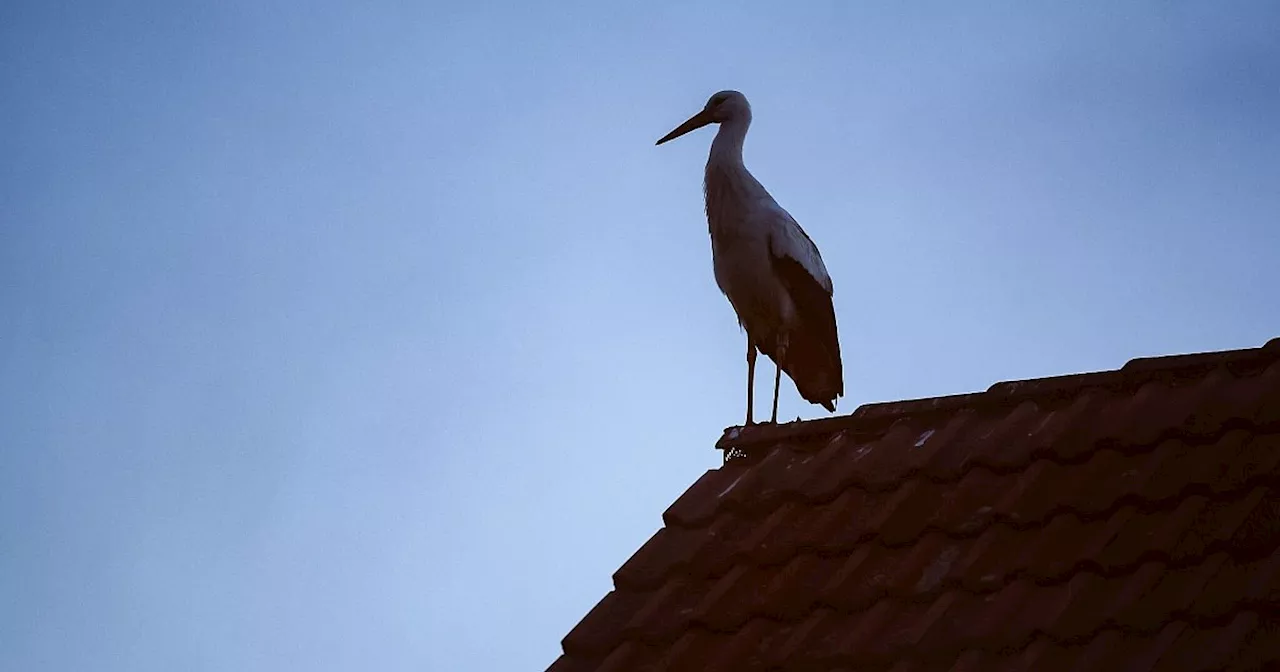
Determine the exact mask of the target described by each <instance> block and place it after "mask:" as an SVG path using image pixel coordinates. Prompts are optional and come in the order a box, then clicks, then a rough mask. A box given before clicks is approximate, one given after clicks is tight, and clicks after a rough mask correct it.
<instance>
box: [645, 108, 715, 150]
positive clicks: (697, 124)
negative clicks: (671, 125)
mask: <svg viewBox="0 0 1280 672" xmlns="http://www.w3.org/2000/svg"><path fill="white" fill-rule="evenodd" d="M713 121H715V120H714V119H712V118H711V115H710V114H709V113H708V112H707V111H706V110H703V111H701V112H699V113H697V114H695V115H693V116H692V117H689V119H688V120H687V121H685V122H684V123H683V124H680V125H679V126H676V128H675V130H674V131H671V132H670V133H668V134H666V135H664V136H662V139H661V140H659V141H657V142H655V143H653V144H655V145H661V144H662V143H664V142H666V141H668V140H675V139H676V138H678V137H680V136H682V135H684V134H685V133H688V132H689V131H692V130H694V129H697V128H702V127H703V126H706V125H707V124H709V123H711V122H713Z"/></svg>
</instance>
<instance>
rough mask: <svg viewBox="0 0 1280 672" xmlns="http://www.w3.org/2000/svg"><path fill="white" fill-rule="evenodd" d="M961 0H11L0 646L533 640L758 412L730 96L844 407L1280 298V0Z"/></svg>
mask: <svg viewBox="0 0 1280 672" xmlns="http://www.w3.org/2000/svg"><path fill="white" fill-rule="evenodd" d="M981 4H982V8H981V9H975V8H973V7H966V8H961V7H959V6H958V5H957V4H956V3H947V2H919V3H912V4H911V5H910V6H909V7H908V6H906V5H903V4H900V3H899V4H895V5H894V6H893V7H892V8H890V7H889V4H888V3H875V4H873V3H843V2H811V3H796V4H794V5H791V6H789V7H784V6H783V5H782V3H728V2H720V3H711V2H707V3H677V2H646V3H627V4H623V3H614V4H612V5H607V4H603V3H589V2H561V3H556V4H555V5H554V7H542V6H538V5H535V4H534V3H507V4H504V5H498V4H492V3H433V2H426V3H396V2H364V3H350V4H342V3H334V2H317V3H310V4H309V5H307V6H306V7H305V8H304V7H303V6H302V5H301V4H292V5H291V4H284V3H276V2H265V3H264V2H242V1H237V0H231V1H229V2H223V3H186V2H100V3H80V4H79V5H73V4H70V3H59V2H40V3H36V2H8V3H5V4H4V5H3V7H0V153H2V154H3V156H4V157H5V159H4V161H2V162H0V308H2V309H3V313H2V314H3V315H4V319H3V322H0V669H4V670H80V669H94V670H104V671H124V670H130V671H149V670H157V671H158V670H173V669H183V670H243V671H256V670H280V669H310V670H353V669H383V670H521V669H529V670H539V669H543V668H545V667H546V666H547V665H548V664H550V663H551V661H552V660H553V659H554V658H555V656H556V655H558V653H559V650H560V643H559V642H560V639H561V638H562V637H563V636H564V635H565V634H566V633H567V632H568V631H569V629H570V628H571V627H572V626H573V625H574V624H576V623H577V621H578V620H579V619H580V618H581V617H582V616H583V615H585V614H586V612H587V611H588V610H589V609H590V608H591V607H592V606H593V605H594V604H595V603H596V602H597V601H598V600H599V599H600V598H601V597H603V596H604V594H605V593H606V592H607V591H608V590H609V589H610V587H611V578H610V577H611V574H612V573H613V572H614V571H615V570H616V569H617V568H618V567H619V566H620V565H621V564H622V563H623V562H624V561H625V560H626V559H627V558H628V557H629V556H630V555H631V553H632V552H634V551H635V549H636V548H638V547H639V546H640V545H641V544H642V543H643V542H644V541H645V540H646V539H648V537H649V536H650V535H652V534H653V532H654V531H656V530H657V529H658V527H659V526H660V525H661V514H662V511H663V510H664V509H665V508H666V507H667V506H668V505H669V504H670V503H671V502H672V501H674V500H675V499H676V497H677V496H679V494H680V493H681V492H683V491H684V490H685V488H687V487H688V486H689V485H690V484H691V483H692V482H693V481H694V480H696V479H697V477H698V476H699V475H700V474H701V473H702V472H703V471H704V470H706V469H708V468H714V467H715V466H717V465H718V464H719V460H720V456H719V454H718V453H717V452H716V451H714V450H712V445H713V443H714V441H715V440H716V439H717V438H718V437H719V435H720V432H721V430H722V429H723V428H724V427H726V426H729V425H733V424H737V423H740V422H741V420H742V417H743V414H744V410H745V409H744V404H745V390H744V386H745V378H746V365H745V356H744V355H745V337H744V336H743V335H742V334H741V332H740V331H739V329H738V326H737V324H736V321H735V319H734V317H733V313H732V311H731V309H730V307H729V305H728V303H727V301H725V299H724V298H723V297H722V296H721V295H720V293H719V291H718V290H717V289H716V287H715V283H714V280H713V278H712V274H711V257H710V247H709V243H708V239H707V229H706V221H705V219H704V217H703V214H702V193H701V179H702V173H701V171H702V167H703V164H704V162H705V160H706V153H707V150H708V147H709V144H710V140H711V137H712V135H713V133H714V129H703V130H701V131H698V132H695V133H691V134H689V135H688V136H685V137H682V138H680V139H679V140H677V141H674V142H672V143H670V144H667V145H663V146H662V147H654V146H653V143H654V141H655V140H656V139H657V138H659V137H661V136H662V135H663V134H664V133H666V132H667V131H669V130H670V129H671V128H673V127H675V126H676V125H677V124H678V123H680V122H681V121H683V120H684V119H685V118H687V117H688V116H689V115H690V114H692V113H693V112H695V111H697V110H698V109H699V108H700V107H701V106H702V105H703V103H704V102H705V101H706V99H707V97H709V96H710V95H711V94H712V93H714V92H715V91H717V90H720V89H725V88H735V89H738V90H740V91H742V92H744V93H745V94H746V95H747V97H748V98H749V99H750V101H751V103H752V106H753V110H754V116H755V121H754V124H753V126H752V129H751V133H750V134H749V135H748V138H747V143H746V160H747V165H748V167H750V168H751V169H752V171H753V172H754V173H755V175H756V176H757V177H758V178H759V179H760V180H761V182H763V183H764V184H765V186H766V187H767V188H768V189H769V190H770V191H771V192H772V194H773V195H774V197H775V198H776V199H777V200H778V201H779V202H780V203H781V204H782V206H783V207H785V208H787V209H788V210H789V211H790V212H791V214H792V215H794V216H795V218H796V219H797V220H798V221H799V222H800V223H801V225H802V226H804V227H805V229H806V230H807V231H808V233H809V234H810V236H811V237H812V238H813V239H814V240H815V242H816V243H817V244H818V246H819V248H820V249H821V250H822V254H823V257H824V259H825V261H826V265H827V268H828V269H829V271H830V273H831V275H832V278H833V280H834V284H835V307H836V313H837V317H838V322H839V328H840V336H841V343H842V348H843V353H844V366H845V376H846V397H845V398H843V399H842V400H841V401H840V406H839V412H840V413H848V412H851V411H852V410H853V409H854V408H856V407H857V406H858V405H859V404H862V403H867V402H875V401H892V400H898V399H905V398H916V397H925V396H934V395H941V394H950V393H960V392H971V391H977V390H982V389H986V388H987V387H988V386H989V385H991V384H992V383H994V382H997V381H1001V380H1010V379H1022V378H1030V377H1037V376H1049V375H1059V374H1067V373H1075V372H1082V371H1090V370H1099V369H1111V368H1116V367H1119V366H1120V365H1122V364H1124V362H1125V361H1127V360H1128V359H1131V358H1133V357H1139V356H1149V355H1159V354H1175V353H1184V352H1195V351H1203V350H1215V349H1225V348H1239V347H1252V346H1257V345H1261V344H1262V343H1264V342H1265V341H1266V340H1267V339H1269V338H1272V337H1276V336H1280V292H1277V289H1276V288H1277V287H1280V264H1277V263H1276V259H1277V252H1280V221H1278V218H1277V213H1280V158H1278V157H1280V123H1277V121H1276V120H1277V119H1280V38H1278V36H1280V5H1277V4H1276V3H1274V2H1267V1H1264V0H1258V1H1256V2H1222V3H1191V2H1180V1H1176V0H1174V1H1169V0H1161V1H1156V0H1151V1H1148V2H1137V1H1134V2H1092V3H1071V6H1070V7H1068V6H1065V3H1064V4H1063V5H1060V6H1057V7H1054V8H1051V9H1045V8H1043V7H1035V8H1033V7H1032V6H1031V5H1030V4H1028V3H1014V2H992V3H981ZM763 361H764V360H762V362H763ZM761 370H762V371H763V372H764V373H762V375H761V376H759V378H760V380H759V381H758V383H759V388H758V392H759V394H758V395H757V397H758V399H757V400H758V401H760V405H759V406H758V409H757V413H758V415H759V414H767V398H768V392H767V391H766V389H765V388H766V383H765V381H766V380H767V381H768V382H769V383H771V382H772V365H771V364H768V363H766V364H764V365H763V368H762V369H761ZM762 400H763V401H762ZM823 415H824V412H823V411H822V410H821V409H820V408H818V407H816V406H810V405H808V404H806V403H804V402H803V401H802V400H800V399H799V398H798V395H797V394H796V393H795V390H794V387H792V386H791V385H790V383H789V382H785V381H784V384H783V397H782V401H781V406H780V416H781V417H783V418H795V417H796V416H802V417H805V418H813V417H822V416H823Z"/></svg>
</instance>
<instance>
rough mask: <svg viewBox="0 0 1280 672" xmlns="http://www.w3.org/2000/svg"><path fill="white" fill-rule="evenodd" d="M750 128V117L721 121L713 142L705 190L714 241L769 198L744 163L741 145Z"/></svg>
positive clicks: (708, 218) (708, 220) (704, 184)
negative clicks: (750, 208)
mask: <svg viewBox="0 0 1280 672" xmlns="http://www.w3.org/2000/svg"><path fill="white" fill-rule="evenodd" d="M750 125H751V118H750V117H747V118H745V119H732V120H729V121H726V122H722V123H721V124H720V130H719V132H717V133H716V139H715V140H713V141H712V142H711V154H710V156H708V157H707V172H706V177H705V179H704V181H703V191H704V195H705V197H706V207H707V224H708V226H709V227H710V229H711V236H712V238H713V239H714V238H715V237H716V236H717V235H721V236H723V235H726V234H727V233H728V232H729V231H730V230H731V229H733V228H735V227H737V226H739V225H740V224H741V222H742V221H743V220H744V219H745V217H746V208H747V206H748V205H749V204H750V203H751V202H753V201H754V200H756V199H757V198H759V197H760V196H768V192H766V191H765V190H764V187H763V186H761V184H760V183H759V182H757V181H756V178H755V177H754V176H752V175H751V173H750V171H748V170H747V167H746V166H745V165H743V163H742V142H743V140H745V139H746V137H747V127H748V126H750ZM718 232H719V233H718ZM730 235H731V234H730Z"/></svg>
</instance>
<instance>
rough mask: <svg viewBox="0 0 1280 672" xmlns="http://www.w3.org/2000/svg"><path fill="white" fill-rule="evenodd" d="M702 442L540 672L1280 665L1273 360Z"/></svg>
mask: <svg viewBox="0 0 1280 672" xmlns="http://www.w3.org/2000/svg"><path fill="white" fill-rule="evenodd" d="M717 445H718V447H720V448H722V449H724V450H725V451H726V456H727V458H731V459H727V461H726V464H725V465H724V466H723V467H722V468H720V469H714V470H711V471H708V472H707V473H706V474H704V475H703V476H702V477H701V478H699V479H698V480H697V482H695V483H694V484H693V485H692V486H691V487H690V488H689V490H688V491H687V492H686V493H685V494H684V495H683V496H681V497H680V499H678V500H677V501H676V502H675V503H673V504H672V505H671V507H670V508H668V509H667V511H666V512H665V513H664V514H663V521H664V523H665V527H663V528H662V529H661V530H659V531H658V532H657V533H656V534H655V535H654V536H653V537H652V538H651V539H650V540H649V541H648V542H647V543H646V544H645V545H644V546H642V547H641V548H640V549H638V550H637V551H636V553H635V554H634V555H633V556H632V557H631V558H630V559H629V560H628V561H627V562H626V563H625V564H624V565H623V566H622V567H621V568H620V569H619V570H618V571H617V573H615V575H614V584H615V586H616V589H615V590H614V591H612V592H610V593H609V594H608V595H606V596H605V598H604V599H603V600H602V601H601V602H600V604H598V605H597V606H596V607H595V608H594V609H592V610H591V612H590V613H588V614H587V615H586V616H585V617H584V618H583V619H582V621H581V622H580V623H579V624H578V625H577V626H576V627H575V628H573V630H572V631H571V632H570V633H569V634H568V635H567V636H566V637H565V639H564V642H563V645H564V651H565V654H564V655H563V656H561V657H560V659H558V660H557V661H556V662H555V664H553V666H552V668H551V669H552V670H555V671H556V672H577V671H578V670H618V671H621V670H684V669H690V670H770V671H772V670H791V669H795V670H838V669H847V670H855V669H856V670H867V669H870V670H877V671H882V672H883V671H888V670H896V671H899V672H915V671H920V670H953V671H955V672H965V671H972V670H1009V671H1013V670H1037V671H1038V670H1094V669H1144V670H1146V669H1154V670H1166V669H1168V670H1184V669H1185V670H1199V669H1210V668H1213V669H1261V668H1265V667H1267V666H1268V665H1272V664H1277V663H1280V643H1278V641H1280V616H1278V614H1280V609H1277V607H1280V339H1273V340H1272V341H1271V342H1269V343H1268V344H1267V346H1265V347H1263V348H1254V349H1249V350H1238V351H1230V352H1224V353H1207V354H1202V355H1187V356H1174V357H1158V358H1145V359H1136V360H1133V361H1131V362H1129V363H1128V364H1126V365H1125V366H1124V367H1123V368H1121V369H1119V370H1117V371H1110V372H1102V373H1091V374H1081V375H1073V376H1063V377H1059V378H1047V379H1040V380H1029V381H1013V382H1004V383H997V384H996V385H993V386H991V388H989V389H988V390H987V391H986V392H983V393H977V394H969V395H957V396H952V397H941V398H936V399H921V400H914V401H906V402H896V403H890V404H873V405H868V406H863V407H861V408H859V409H857V410H856V411H855V412H854V413H853V414H852V415H850V416H845V417H840V418H828V419H824V420H817V421H812V422H803V423H793V424H790V425H781V426H758V427H753V428H749V429H746V430H743V429H741V428H732V429H730V430H727V431H726V434H725V437H724V438H722V439H721V441H720V442H719V443H718V444H717Z"/></svg>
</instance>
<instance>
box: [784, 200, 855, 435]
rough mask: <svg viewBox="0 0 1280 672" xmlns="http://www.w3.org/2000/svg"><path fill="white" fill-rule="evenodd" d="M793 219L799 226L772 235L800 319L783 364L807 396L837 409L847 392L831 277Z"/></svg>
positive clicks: (816, 402)
mask: <svg viewBox="0 0 1280 672" xmlns="http://www.w3.org/2000/svg"><path fill="white" fill-rule="evenodd" d="M787 218H788V220H790V216H789V215H788V217H787ZM788 223H789V224H790V225H791V227H794V228H793V229H790V230H788V229H789V228H790V227H785V228H783V229H782V230H781V231H780V232H779V235H775V236H774V237H773V239H771V240H770V245H769V257H770V262H771V264H772V268H773V272H774V274H775V275H776V276H777V278H778V280H779V281H780V282H781V283H782V286H783V287H785V288H786V290H787V294H788V295H790V297H791V301H792V303H794V304H795V307H796V313H797V315H798V317H799V319H800V324H799V326H798V328H796V329H794V330H792V332H791V333H790V334H788V339H789V340H788V344H787V351H786V352H785V354H784V355H783V357H782V360H783V361H781V362H779V366H781V367H782V368H783V370H785V371H786V372H787V375H789V376H790V377H791V379H792V380H793V381H795V383H796V389H797V390H799V391H800V396H802V397H804V398H805V400H806V401H809V402H811V403H815V404H822V405H823V406H824V407H826V408H827V410H829V411H834V410H835V404H834V401H835V399H836V397H839V396H841V395H843V394H844V372H843V366H842V364H841V361H840V338H839V334H838V333H837V330H836V312H835V306H834V305H833V304H832V302H831V295H832V289H831V279H830V277H829V276H827V273H826V268H825V267H824V266H823V264H822V258H821V257H820V256H819V255H818V248H817V247H816V246H815V245H814V244H813V241H812V240H810V239H809V236H808V235H807V234H805V232H804V230H803V229H801V228H800V225H799V224H796V223H795V220H790V221H789V222H788ZM775 361H776V360H775Z"/></svg>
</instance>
